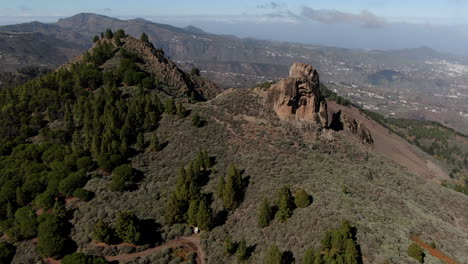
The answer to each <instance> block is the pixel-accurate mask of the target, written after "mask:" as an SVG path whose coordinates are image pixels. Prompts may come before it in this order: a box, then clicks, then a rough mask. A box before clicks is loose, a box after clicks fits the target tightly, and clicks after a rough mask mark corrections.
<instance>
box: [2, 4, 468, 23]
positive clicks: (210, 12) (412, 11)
mask: <svg viewBox="0 0 468 264" xmlns="http://www.w3.org/2000/svg"><path fill="white" fill-rule="evenodd" d="M271 3H275V4H278V5H280V7H281V8H284V9H288V10H290V11H292V12H300V9H301V8H302V7H304V6H307V7H311V8H314V9H329V10H338V11H341V12H346V13H360V12H361V11H362V10H368V11H370V12H372V13H373V14H375V15H376V16H379V17H384V18H387V19H390V20H405V21H407V20H413V19H415V18H416V19H419V20H426V22H432V23H438V21H449V22H450V21H454V22H457V21H466V20H468V1H465V0H322V1H320V0H316V1H303V0H302V1H301V0H289V1H274V2H271V1H252V0H251V1H249V0H237V1H220V0H198V1H193V0H177V1H167V0H164V1H160V0H137V1H124V0H80V1H76V0H14V1H12V0H0V6H1V9H0V16H9V17H15V16H16V17H47V16H61V17H62V16H71V15H73V14H76V13H80V12H92V13H101V14H107V15H110V16H142V17H145V16H151V17H155V16H219V15H225V16H226V15H227V16H242V15H248V16H249V15H250V16H252V15H260V14H263V13H267V12H269V11H271V10H268V8H261V7H268V6H270V7H271ZM270 9H272V8H270Z"/></svg>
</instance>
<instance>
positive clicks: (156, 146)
mask: <svg viewBox="0 0 468 264" xmlns="http://www.w3.org/2000/svg"><path fill="white" fill-rule="evenodd" d="M150 149H151V150H153V151H160V150H161V149H162V147H161V143H160V142H159V138H158V135H157V134H156V133H153V135H152V136H151V141H150Z"/></svg>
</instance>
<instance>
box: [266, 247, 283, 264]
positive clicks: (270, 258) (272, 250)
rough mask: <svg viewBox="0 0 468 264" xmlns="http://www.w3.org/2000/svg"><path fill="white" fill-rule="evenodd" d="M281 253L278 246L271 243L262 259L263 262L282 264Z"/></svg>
mask: <svg viewBox="0 0 468 264" xmlns="http://www.w3.org/2000/svg"><path fill="white" fill-rule="evenodd" d="M282 258H283V253H281V251H280V250H279V248H278V246H276V245H272V246H270V247H269V248H268V250H267V252H266V254H265V257H264V259H263V263H264V264H282Z"/></svg>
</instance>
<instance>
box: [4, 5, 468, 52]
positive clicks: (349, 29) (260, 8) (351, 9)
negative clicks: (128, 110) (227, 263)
mask: <svg viewBox="0 0 468 264" xmlns="http://www.w3.org/2000/svg"><path fill="white" fill-rule="evenodd" d="M82 12H89V13H97V14H102V15H107V16H111V17H117V18H120V19H129V18H136V17H142V18H145V19H148V20H151V21H155V22H159V23H166V24H171V25H175V26H187V25H194V26H197V27H200V28H202V29H204V30H205V31H208V32H212V33H217V34H231V35H236V36H239V37H255V38H262V39H270V40H280V41H292V42H307V43H313V44H322V45H332V46H339V47H347V48H361V49H389V48H395V49H396V48H413V47H418V46H429V47H432V48H435V49H437V50H439V51H444V52H452V53H455V54H463V55H468V45H467V44H468V0H309V1H304V0H289V1H261V0H236V1H221V0H197V1H193V0H176V1H167V0H164V1H162V0H133V1H123V0H80V1H76V0H14V1H12V0H8V1H7V0H0V25H6V24H15V23H23V22H29V21H34V20H37V21H41V22H55V21H56V20H57V19H59V18H62V17H68V16H72V15H75V14H77V13H82ZM279 28H281V29H282V31H281V34H278V33H279V32H278V29H279ZM310 33H313V36H314V37H311V35H312V34H310ZM317 36H321V37H320V38H318V37H317ZM344 36H346V38H345V37H344ZM390 36H392V37H394V38H397V40H398V41H390V42H389V40H390ZM376 38H377V39H376ZM441 38H442V39H441ZM379 39H381V40H380V41H379Z"/></svg>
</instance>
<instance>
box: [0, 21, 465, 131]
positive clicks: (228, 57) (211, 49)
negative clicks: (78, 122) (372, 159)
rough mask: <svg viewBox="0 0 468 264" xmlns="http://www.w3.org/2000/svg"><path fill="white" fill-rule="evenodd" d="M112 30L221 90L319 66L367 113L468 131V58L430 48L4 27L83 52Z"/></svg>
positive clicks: (173, 31)
mask: <svg viewBox="0 0 468 264" xmlns="http://www.w3.org/2000/svg"><path fill="white" fill-rule="evenodd" d="M107 28H111V29H115V28H123V29H125V31H126V32H128V33H130V34H132V35H134V36H138V35H139V34H141V32H146V33H147V34H148V37H149V40H150V41H151V42H153V43H154V44H155V45H156V46H157V47H160V48H162V49H163V50H164V51H165V53H166V55H167V56H168V57H170V58H172V59H173V60H174V61H175V62H176V63H177V65H178V66H179V67H181V68H182V69H184V70H186V71H189V70H190V69H191V68H193V67H198V68H200V69H201V70H202V75H203V76H205V77H208V78H209V79H211V80H213V81H214V82H216V83H217V84H218V85H219V86H220V87H223V88H245V87H253V86H254V85H256V84H259V83H262V82H265V81H272V80H278V79H279V78H284V77H286V76H287V75H288V68H289V66H290V65H291V64H292V63H293V62H295V61H303V62H305V63H308V64H311V65H314V66H315V67H316V68H317V69H318V70H319V71H320V72H321V73H322V75H321V77H322V82H324V83H327V85H328V86H329V87H330V88H331V89H333V90H335V91H337V92H339V93H340V94H341V95H342V96H345V97H347V98H349V99H351V100H353V101H354V102H356V103H358V104H361V105H362V106H363V107H364V108H366V109H368V110H372V111H375V112H379V113H381V114H384V115H386V116H390V115H395V116H397V117H402V118H410V119H418V120H433V121H437V122H439V123H442V124H444V125H446V126H448V127H451V128H454V129H456V130H458V131H461V132H463V133H465V134H467V133H468V119H467V115H468V109H467V108H466V103H464V102H465V101H466V99H467V93H466V87H465V85H464V84H465V83H466V82H467V80H468V66H467V64H468V59H467V58H464V57H460V56H453V55H450V54H442V53H439V52H436V51H434V50H432V49H430V48H427V47H420V48H414V49H403V50H385V51H382V50H352V49H340V48H333V47H324V46H319V45H310V44H300V43H285V42H275V41H264V40H257V39H250V38H247V39H239V38H236V37H233V36H226V35H215V34H210V33H207V32H205V31H203V30H200V29H197V28H195V27H190V26H189V27H186V28H179V27H174V26H170V25H165V24H159V23H154V22H151V21H148V20H145V19H139V18H137V19H130V20H120V19H116V18H111V17H106V16H102V15H96V14H90V13H81V14H77V15H75V16H72V17H69V18H63V19H60V20H59V21H58V22H57V23H53V24H44V23H39V22H31V23H25V24H19V25H11V26H2V27H0V31H7V32H22V33H31V32H37V33H41V34H43V35H45V36H47V37H49V38H53V39H60V40H62V41H64V42H66V43H69V44H73V45H78V46H79V48H78V50H79V51H85V50H86V49H87V48H89V47H90V46H91V45H92V42H91V39H92V37H93V36H94V35H99V33H100V32H104V31H105V30H106V29H107ZM51 59H52V58H46V59H44V60H51ZM66 62H67V60H62V61H61V63H66ZM23 65H27V64H23Z"/></svg>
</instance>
